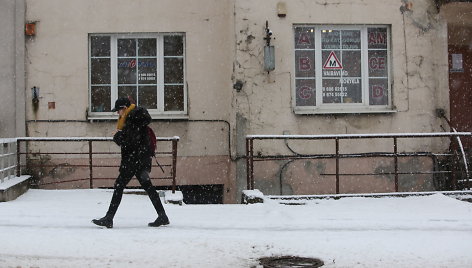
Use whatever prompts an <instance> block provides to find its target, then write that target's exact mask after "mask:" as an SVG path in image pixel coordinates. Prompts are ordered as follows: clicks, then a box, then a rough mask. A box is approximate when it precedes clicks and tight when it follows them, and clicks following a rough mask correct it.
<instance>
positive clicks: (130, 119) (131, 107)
mask: <svg viewBox="0 0 472 268" xmlns="http://www.w3.org/2000/svg"><path fill="white" fill-rule="evenodd" d="M112 111H113V112H118V114H119V117H118V123H117V131H116V133H115V134H114V136H113V141H114V142H115V143H116V144H117V145H118V146H120V147H121V164H120V169H119V175H118V178H117V179H116V180H115V184H114V187H113V188H114V191H113V196H112V198H111V202H110V206H109V208H108V211H107V213H106V215H105V216H104V217H103V218H100V219H94V220H92V222H93V223H94V224H96V225H98V226H104V227H107V228H113V218H114V217H115V214H116V211H117V210H118V206H119V205H120V202H121V199H122V197H123V190H124V189H125V187H126V185H127V184H128V183H129V182H130V180H131V179H132V177H133V176H136V178H137V179H138V181H139V183H140V184H141V186H142V188H143V189H144V190H145V191H146V193H147V194H148V196H149V199H151V202H152V204H153V206H154V208H155V209H156V212H157V215H158V217H157V219H156V220H155V221H154V222H150V223H149V224H148V226H150V227H159V226H161V225H167V224H169V218H168V217H167V214H166V212H165V210H164V206H163V205H162V202H161V199H160V198H159V194H158V193H157V191H156V189H155V188H154V186H153V185H152V183H151V179H150V178H149V173H150V172H151V165H152V160H151V157H152V156H153V155H154V152H152V149H150V148H151V145H150V144H151V141H150V138H149V134H148V127H147V126H148V125H149V123H151V116H150V115H149V112H148V111H147V110H146V109H145V108H143V107H138V106H136V105H135V104H132V103H131V102H130V100H129V99H128V98H119V99H117V100H116V102H115V107H114V108H113V109H112Z"/></svg>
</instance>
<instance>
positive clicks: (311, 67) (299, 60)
mask: <svg viewBox="0 0 472 268" xmlns="http://www.w3.org/2000/svg"><path fill="white" fill-rule="evenodd" d="M295 76H296V77H314V76H315V54H314V53H313V51H306V50H297V51H295Z"/></svg>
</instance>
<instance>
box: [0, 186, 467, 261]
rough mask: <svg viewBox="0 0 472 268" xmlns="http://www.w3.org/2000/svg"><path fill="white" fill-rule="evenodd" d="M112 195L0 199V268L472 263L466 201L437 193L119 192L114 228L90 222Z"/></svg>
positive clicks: (46, 193)
mask: <svg viewBox="0 0 472 268" xmlns="http://www.w3.org/2000/svg"><path fill="white" fill-rule="evenodd" d="M111 194H112V192H111V191H110V190H29V191H28V192H27V193H26V194H24V195H23V196H21V197H19V198H18V199H16V200H14V201H10V202H6V203H0V241H1V246H0V267H22V268H26V267H41V268H43V267H48V268H49V267H258V259H259V258H260V257H267V256H282V255H295V256H301V257H313V258H319V259H321V260H323V261H324V263H325V265H324V266H323V267H472V203H468V202H463V201H459V200H456V199H454V198H451V197H447V196H444V195H441V194H436V195H433V196H422V197H407V198H343V199H340V200H314V201H310V202H309V203H308V204H307V205H303V206H294V205H292V206H287V205H280V204H276V203H271V202H268V203H264V204H253V205H183V206H178V205H165V208H166V210H167V212H168V215H169V218H170V221H171V224H170V225H169V226H167V227H160V228H150V227H147V223H148V222H150V221H153V220H154V219H155V212H154V211H153V208H152V205H151V202H150V201H149V199H148V197H147V196H145V195H128V194H127V195H124V197H123V201H122V203H121V206H120V208H119V210H118V213H117V215H116V217H115V222H114V226H115V227H114V228H113V229H101V228H98V227H96V226H94V225H93V224H92V223H90V220H91V219H92V218H97V217H101V216H103V215H104V213H105V212H106V210H107V208H108V203H109V201H110V198H111Z"/></svg>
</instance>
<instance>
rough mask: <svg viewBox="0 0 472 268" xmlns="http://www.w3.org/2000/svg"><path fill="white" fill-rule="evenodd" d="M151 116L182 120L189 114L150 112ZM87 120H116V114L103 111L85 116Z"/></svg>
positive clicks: (156, 118) (154, 118) (157, 118)
mask: <svg viewBox="0 0 472 268" xmlns="http://www.w3.org/2000/svg"><path fill="white" fill-rule="evenodd" d="M150 115H151V118H152V119H153V120H159V119H167V120H169V119H175V120H184V119H188V118H189V116H188V115H187V114H153V113H150ZM87 120H88V121H110V120H118V115H117V114H112V113H103V114H93V115H89V116H87Z"/></svg>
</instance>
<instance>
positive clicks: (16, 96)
mask: <svg viewBox="0 0 472 268" xmlns="http://www.w3.org/2000/svg"><path fill="white" fill-rule="evenodd" d="M24 20H25V3H24V1H22V0H18V1H15V0H5V1H0V25H2V26H1V27H0V47H1V49H0V62H1V64H0V96H1V97H0V113H1V114H2V116H1V118H0V137H2V138H5V137H17V136H24V135H25V124H24V121H25V99H24V94H25V76H24V59H25V58H24V51H25V47H24V30H23V29H24V28H23V27H24Z"/></svg>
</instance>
